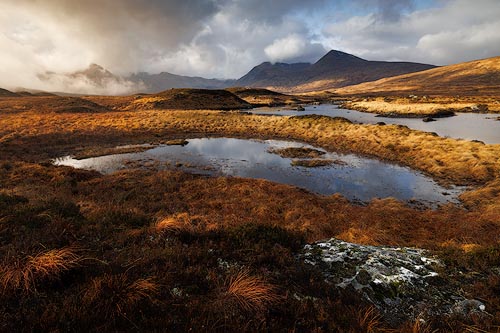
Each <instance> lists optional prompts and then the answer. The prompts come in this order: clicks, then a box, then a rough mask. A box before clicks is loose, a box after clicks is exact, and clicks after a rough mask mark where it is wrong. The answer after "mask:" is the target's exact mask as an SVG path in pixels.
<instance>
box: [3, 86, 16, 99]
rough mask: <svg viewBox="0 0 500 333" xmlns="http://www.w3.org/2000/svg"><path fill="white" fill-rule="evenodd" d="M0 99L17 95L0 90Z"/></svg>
mask: <svg viewBox="0 0 500 333" xmlns="http://www.w3.org/2000/svg"><path fill="white" fill-rule="evenodd" d="M0 97H19V94H16V93H13V92H12V91H8V90H6V89H2V88H0Z"/></svg>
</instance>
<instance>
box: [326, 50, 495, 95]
mask: <svg viewBox="0 0 500 333" xmlns="http://www.w3.org/2000/svg"><path fill="white" fill-rule="evenodd" d="M335 92H336V93H339V94H352V95H354V94H408V93H414V92H418V93H419V94H428V95H490V96H492V95H496V96H498V94H499V92H500V57H494V58H488V59H482V60H475V61H469V62H464V63H460V64H455V65H449V66H443V67H438V68H434V69H429V70H426V71H422V72H418V73H412V74H405V75H399V76H394V77H389V78H384V79H381V80H377V81H373V82H366V83H362V84H358V85H354V86H349V87H345V88H341V89H337V90H336V91H335Z"/></svg>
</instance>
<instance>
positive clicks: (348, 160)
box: [54, 138, 463, 206]
mask: <svg viewBox="0 0 500 333" xmlns="http://www.w3.org/2000/svg"><path fill="white" fill-rule="evenodd" d="M188 141H189V144H188V145H186V146H184V147H182V146H165V145H161V146H157V147H155V148H152V149H150V150H147V151H142V152H137V153H126V154H116V155H107V156H100V157H94V158H88V159H82V160H76V159H73V158H71V157H69V156H67V157H63V158H58V159H56V160H55V162H54V163H55V164H56V165H67V166H72V167H75V168H84V169H93V170H97V171H99V172H101V173H105V174H108V173H112V172H115V171H117V170H122V169H127V168H153V169H171V168H181V169H183V170H185V171H188V172H193V173H199V174H206V175H214V176H238V177H248V178H262V179H267V180H270V181H273V182H278V183H284V184H289V185H295V186H298V187H301V188H304V189H307V190H309V191H312V192H315V193H319V194H324V195H330V194H333V193H341V194H342V195H344V196H345V197H346V198H348V199H350V200H354V201H362V202H368V201H370V200H371V199H373V198H386V197H395V198H397V199H400V200H402V201H406V202H410V203H422V204H425V205H429V206H436V204H441V203H446V202H458V201H457V196H458V194H459V193H460V192H461V191H462V190H463V188H459V187H453V188H450V189H445V188H443V187H441V186H439V185H438V184H437V183H436V182H434V181H433V180H432V179H431V178H429V177H427V176H425V175H424V174H422V173H420V172H417V171H414V170H412V169H410V168H406V167H402V166H398V165H394V164H390V163H386V162H382V161H379V160H376V159H370V158H364V157H359V156H356V155H352V154H336V153H326V154H324V155H322V156H321V158H322V159H331V160H336V161H337V162H338V163H336V164H333V165H329V166H326V167H317V168H306V167H299V166H292V165H291V162H292V159H289V158H283V157H281V156H279V155H277V154H273V153H270V152H269V149H279V148H285V147H309V148H314V147H312V146H310V145H306V144H302V143H297V142H287V141H275V140H267V141H259V140H241V139H230V138H211V139H209V138H204V139H191V140H188ZM318 150H321V149H318ZM323 151H324V150H323ZM339 163H341V164H339Z"/></svg>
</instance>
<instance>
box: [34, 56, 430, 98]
mask: <svg viewBox="0 0 500 333" xmlns="http://www.w3.org/2000/svg"><path fill="white" fill-rule="evenodd" d="M434 67H435V66H433V65H426V64H418V63H411V62H386V61H368V60H365V59H361V58H359V57H356V56H354V55H351V54H348V53H344V52H341V51H335V50H334V51H330V52H328V53H327V54H326V55H325V56H324V57H322V58H321V59H320V60H318V61H317V62H316V63H314V64H310V63H295V64H286V63H275V64H272V63H270V62H264V63H262V64H260V65H258V66H256V67H254V68H253V69H252V70H251V71H250V72H248V73H247V74H246V75H244V76H243V77H241V78H240V79H238V80H218V79H205V78H202V77H191V76H182V75H176V74H172V73H167V72H162V73H159V74H149V73H144V72H141V73H136V74H132V75H130V76H127V77H123V76H118V75H115V74H113V73H111V72H110V71H108V70H106V69H105V68H103V67H102V66H99V65H97V64H92V65H90V66H89V67H88V68H87V69H85V70H81V71H77V72H73V73H63V74H60V73H53V72H46V73H42V74H39V75H38V77H39V78H40V80H42V81H46V82H48V83H51V84H52V85H53V86H55V87H62V88H58V89H61V90H62V91H65V92H70V93H77V94H109V95H124V94H131V93H138V92H143V93H157V92H160V91H164V90H166V89H171V88H196V89H224V88H228V87H251V88H268V89H271V90H275V91H280V92H292V93H293V92H309V91H317V90H325V89H333V88H340V87H345V86H350V85H354V84H358V83H362V82H368V81H374V80H378V79H381V78H385V77H389V76H396V75H400V74H407V73H413V72H418V71H423V70H427V69H430V68H434Z"/></svg>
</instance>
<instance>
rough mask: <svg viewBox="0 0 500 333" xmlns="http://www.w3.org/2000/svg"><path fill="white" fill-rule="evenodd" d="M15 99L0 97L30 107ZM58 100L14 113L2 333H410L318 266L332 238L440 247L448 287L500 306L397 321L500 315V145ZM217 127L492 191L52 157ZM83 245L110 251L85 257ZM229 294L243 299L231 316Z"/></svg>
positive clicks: (4, 151)
mask: <svg viewBox="0 0 500 333" xmlns="http://www.w3.org/2000/svg"><path fill="white" fill-rule="evenodd" d="M37 98H38V97H37ZM13 99H14V98H11V99H9V98H6V99H5V100H10V101H9V102H5V101H0V104H1V103H7V104H8V103H11V104H9V105H11V106H13V105H17V106H21V105H22V102H15V103H17V104H15V103H14V102H13V101H12V100H13ZM15 99H16V100H23V99H24V98H15ZM98 99H99V98H98V97H95V99H92V100H93V101H94V102H95V103H98V104H100V105H105V106H106V107H107V108H109V106H108V105H106V104H105V102H104V100H106V98H104V97H103V98H102V100H101V101H100V102H97V100H98ZM27 101H29V102H31V101H33V99H29V100H27ZM107 101H108V102H106V103H110V104H111V103H112V102H110V101H111V98H110V99H108V100H107ZM43 107H44V106H43V104H42V105H40V106H37V107H36V108H33V107H31V108H29V110H30V111H16V112H0V143H1V145H0V156H1V157H0V184H1V185H2V190H1V191H0V257H1V258H3V259H2V269H1V270H0V278H1V280H0V281H1V283H2V288H3V290H5V292H3V293H1V295H0V316H2V318H5V319H6V320H4V321H3V322H2V323H1V324H0V325H1V326H0V330H3V331H12V330H19V328H22V329H23V330H25V331H34V330H37V331H54V330H60V331H65V330H66V331H67V330H70V331H71V330H85V331H131V330H134V331H138V330H139V331H140V330H142V331H146V330H148V331H188V330H192V331H223V330H226V331H231V330H240V331H242V332H245V331H247V332H253V331H259V330H268V331H276V330H289V331H293V330H295V331H340V332H359V331H377V330H378V331H382V330H384V329H391V328H392V329H394V327H390V326H389V325H388V324H386V323H385V322H384V320H383V319H381V318H380V317H379V316H378V314H377V312H376V311H375V310H373V309H371V308H370V307H369V306H368V305H367V304H365V303H364V302H363V301H362V300H360V299H359V297H357V296H356V295H357V294H356V293H354V292H352V291H348V290H345V291H342V290H337V289H335V288H332V287H331V286H329V285H327V284H326V283H325V282H324V278H323V276H322V275H321V274H320V272H319V271H318V270H317V269H316V268H315V267H312V266H309V265H305V264H301V263H300V262H298V261H297V260H296V257H295V254H296V253H297V252H298V251H299V250H300V249H301V247H302V246H303V245H304V242H305V241H315V240H319V239H323V238H327V237H338V238H341V239H343V240H346V241H353V242H358V243H364V244H374V245H377V244H383V245H398V246H399V245H401V246H418V247H423V248H427V249H430V250H433V251H435V253H437V254H439V255H440V256H441V258H442V259H443V260H445V262H446V264H447V269H448V270H449V272H452V273H453V274H451V275H449V276H451V277H450V279H455V278H456V279H457V280H454V281H444V283H461V284H462V285H463V286H464V293H465V294H466V295H467V296H470V297H477V296H476V295H479V297H481V299H482V300H484V301H485V302H486V306H487V309H488V311H489V312H490V313H491V314H492V319H491V321H485V322H484V323H476V324H474V323H470V322H462V321H460V320H452V319H450V318H434V320H432V321H430V322H428V323H427V325H426V326H425V327H417V326H418V325H420V324H418V325H417V324H415V323H416V322H415V321H411V323H406V324H404V325H403V326H401V327H396V328H395V329H397V330H399V331H403V332H412V330H413V331H415V329H417V330H424V331H425V330H427V329H429V330H431V331H432V330H435V329H438V330H443V331H456V332H460V331H464V330H465V329H466V328H467V327H470V326H471V325H476V326H477V328H478V329H483V330H492V329H494V328H495V327H496V326H498V325H499V324H500V306H499V305H498V304H499V301H498V297H497V294H498V292H497V291H498V279H495V278H494V277H495V273H494V270H492V267H496V266H499V265H500V259H499V258H500V250H499V248H500V247H499V243H498V234H499V233H500V216H499V214H498V211H499V210H500V180H499V176H500V161H499V160H498V156H500V146H499V145H484V144H480V143H475V142H467V141H463V140H453V139H448V138H440V137H437V136H434V135H432V134H429V133H422V132H418V131H413V130H410V129H408V128H406V127H403V126H392V125H389V126H375V125H359V124H352V123H350V122H348V121H346V120H343V119H330V118H326V117H318V116H302V117H266V116H256V115H241V114H236V113H227V112H215V111H192V112H185V111H172V110H169V111H160V110H144V111H139V110H136V111H113V112H106V113H80V114H73V113H56V112H52V111H51V110H50V109H43ZM214 135H216V136H223V135H224V136H235V137H254V138H255V137H261V138H286V139H292V140H297V141H303V142H307V143H311V144H314V145H317V146H320V147H322V148H325V149H326V150H329V151H340V152H355V153H359V154H365V155H370V156H376V157H379V158H382V159H386V160H391V161H395V162H398V163H401V164H404V165H408V166H411V167H414V168H417V169H420V170H423V171H425V172H427V173H428V174H430V175H432V176H433V177H435V178H436V179H438V180H440V181H443V182H451V183H462V184H476V185H475V186H476V187H472V188H470V189H469V190H468V191H467V192H465V193H464V194H463V195H462V200H463V206H462V207H456V206H453V205H446V206H444V207H441V208H439V209H437V210H430V209H424V210H418V209H415V208H411V207H408V206H406V205H404V204H403V203H401V202H398V201H397V200H394V199H384V200H373V201H372V202H370V203H369V204H368V205H366V206H357V205H353V204H352V203H350V202H348V201H347V200H346V199H344V198H342V197H341V196H339V195H333V196H318V195H315V194H312V193H308V192H307V191H304V190H302V189H298V188H295V187H291V186H287V185H282V184H275V183H271V182H267V181H263V180H251V179H241V178H222V177H220V178H214V177H203V176H197V175H190V174H185V173H181V172H175V171H160V172H154V171H144V170H142V171H141V170H129V171H121V172H117V173H115V174H112V175H107V176H103V175H100V174H98V173H96V172H91V171H84V170H74V169H71V168H67V167H54V166H52V165H51V164H50V163H47V161H48V160H49V159H50V158H53V157H56V156H61V155H64V154H68V153H71V154H75V153H76V154H81V155H83V154H96V153H99V152H103V151H105V150H106V149H109V148H111V147H114V146H116V145H118V144H121V143H123V144H125V143H127V144H131V143H144V142H153V143H154V142H162V141H165V140H170V139H179V138H186V137H199V136H214ZM76 248H84V249H86V253H89V256H90V257H92V258H94V260H91V261H88V262H85V265H83V262H82V260H83V259H82V257H81V256H80V254H79V253H78V252H75V250H74V249H76ZM69 249H73V250H71V251H69ZM34 267H36V268H34ZM242 267H244V268H245V269H247V270H246V271H244V272H245V273H244V274H243V273H240V274H238V273H237V272H240V270H241V268H242ZM459 271H461V272H463V273H464V274H459V273H458V272H459ZM26 272H29V273H26ZM238 276H239V277H238ZM262 276H266V277H269V278H270V280H269V281H272V282H273V283H272V285H270V284H269V282H267V279H266V280H263V279H262V278H261V277H262ZM26 281H28V282H26ZM230 281H233V283H230ZM238 281H239V282H238ZM26 285H27V286H29V288H26V287H25V286H26ZM221 286H224V287H223V288H221ZM230 286H232V287H230ZM25 290H30V291H34V290H36V293H33V292H25ZM82 297H83V298H82ZM266 297H271V299H270V300H269V301H268V300H266ZM277 297H279V301H276V300H277V299H278V298H277ZM82 299H83V301H82ZM221 300H227V301H228V302H229V303H230V302H232V301H234V302H236V303H237V304H241V305H240V306H239V307H238V310H237V311H236V312H230V311H227V308H224V307H223V306H221V304H224V303H221ZM231 300H232V301H231ZM240 300H243V303H239V302H240ZM229 303H227V304H228V305H229ZM256 309H258V310H256ZM255 311H257V312H258V316H256V315H255V314H256V312H255ZM415 325H417V326H415ZM495 325H496V326H495ZM415 327H417V328H415Z"/></svg>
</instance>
